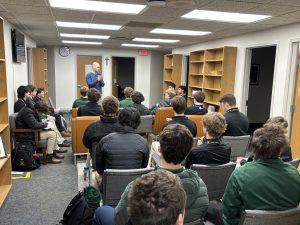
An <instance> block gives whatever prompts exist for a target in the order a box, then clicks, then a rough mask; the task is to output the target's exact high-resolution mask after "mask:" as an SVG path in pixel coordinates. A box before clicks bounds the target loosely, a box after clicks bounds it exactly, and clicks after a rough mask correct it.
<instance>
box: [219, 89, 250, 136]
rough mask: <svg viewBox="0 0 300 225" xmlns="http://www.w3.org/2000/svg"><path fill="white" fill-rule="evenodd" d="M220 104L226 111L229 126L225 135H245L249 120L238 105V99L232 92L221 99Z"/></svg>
mask: <svg viewBox="0 0 300 225" xmlns="http://www.w3.org/2000/svg"><path fill="white" fill-rule="evenodd" d="M220 104H221V107H222V108H223V110H224V111H225V119H226V123H227V128H226V131H225V133H224V134H223V136H243V135H247V132H248V128H249V120H248V118H247V116H245V115H244V114H243V113H241V112H240V111H239V109H238V107H236V100H235V97H234V96H233V95H232V94H227V95H224V96H223V97H222V98H221V99H220Z"/></svg>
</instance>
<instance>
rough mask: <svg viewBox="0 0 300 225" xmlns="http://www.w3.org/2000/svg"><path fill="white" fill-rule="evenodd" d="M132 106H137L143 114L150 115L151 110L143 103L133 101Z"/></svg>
mask: <svg viewBox="0 0 300 225" xmlns="http://www.w3.org/2000/svg"><path fill="white" fill-rule="evenodd" d="M131 107H133V108H136V109H137V110H138V111H139V113H140V115H141V116H146V115H150V110H149V109H148V108H147V107H146V106H144V105H143V104H137V103H133V105H132V106H131Z"/></svg>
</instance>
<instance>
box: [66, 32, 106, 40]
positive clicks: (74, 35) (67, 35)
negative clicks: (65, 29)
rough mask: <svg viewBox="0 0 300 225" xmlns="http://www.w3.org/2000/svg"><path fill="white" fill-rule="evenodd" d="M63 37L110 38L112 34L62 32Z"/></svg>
mask: <svg viewBox="0 0 300 225" xmlns="http://www.w3.org/2000/svg"><path fill="white" fill-rule="evenodd" d="M60 36H61V37H68V38H86V39H108V38H109V37H110V36H104V35H90V34H66V33H60Z"/></svg>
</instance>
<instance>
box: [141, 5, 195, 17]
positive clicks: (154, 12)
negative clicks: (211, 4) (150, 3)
mask: <svg viewBox="0 0 300 225" xmlns="http://www.w3.org/2000/svg"><path fill="white" fill-rule="evenodd" d="M189 11H190V10H188V9H178V8H169V7H150V8H148V9H147V10H146V11H145V12H144V13H143V14H142V15H145V16H159V17H172V18H180V17H181V16H182V15H184V14H185V13H187V12H189Z"/></svg>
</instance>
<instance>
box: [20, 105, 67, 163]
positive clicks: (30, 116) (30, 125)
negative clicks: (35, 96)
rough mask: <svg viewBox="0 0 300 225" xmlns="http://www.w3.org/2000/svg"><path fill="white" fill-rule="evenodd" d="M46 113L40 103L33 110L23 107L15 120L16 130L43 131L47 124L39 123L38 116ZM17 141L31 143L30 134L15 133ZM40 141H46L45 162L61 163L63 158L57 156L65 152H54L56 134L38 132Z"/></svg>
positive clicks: (45, 108)
mask: <svg viewBox="0 0 300 225" xmlns="http://www.w3.org/2000/svg"><path fill="white" fill-rule="evenodd" d="M45 113H48V106H47V105H46V103H44V102H42V101H40V102H38V103H36V104H35V105H34V110H32V109H31V108H29V107H27V106H26V107H23V108H22V109H21V111H20V112H19V114H18V116H17V118H16V128H19V129H45V128H46V127H47V126H48V124H47V123H43V122H41V120H40V118H39V114H45ZM16 138H17V141H33V140H34V136H33V133H32V132H24V133H17V135H16ZM40 139H41V140H47V160H48V162H49V163H61V161H60V160H59V159H62V158H63V156H62V155H60V154H58V153H62V152H65V151H60V150H56V149H55V148H56V146H57V142H56V133H55V132H54V131H52V130H43V131H41V132H40Z"/></svg>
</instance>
